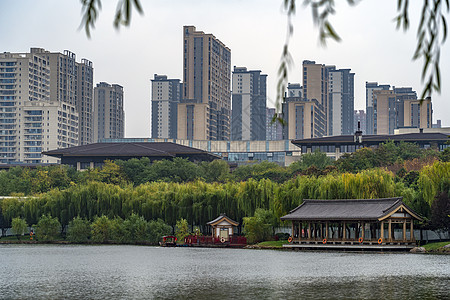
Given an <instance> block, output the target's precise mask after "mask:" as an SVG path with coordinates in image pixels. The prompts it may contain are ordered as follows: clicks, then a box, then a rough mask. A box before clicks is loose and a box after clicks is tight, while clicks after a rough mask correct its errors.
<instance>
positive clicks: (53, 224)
mask: <svg viewBox="0 0 450 300" xmlns="http://www.w3.org/2000/svg"><path fill="white" fill-rule="evenodd" d="M35 227H36V237H37V238H38V239H39V240H41V241H53V240H54V239H56V238H57V237H58V235H59V232H60V230H61V224H60V223H59V221H58V219H57V218H52V217H51V216H50V215H43V216H42V217H41V218H40V219H39V222H38V223H37V225H36V226H35Z"/></svg>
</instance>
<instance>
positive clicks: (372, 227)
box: [281, 197, 422, 246]
mask: <svg viewBox="0 0 450 300" xmlns="http://www.w3.org/2000/svg"><path fill="white" fill-rule="evenodd" d="M281 220H283V221H292V236H291V238H290V245H291V246H295V245H308V244H315V245H321V246H325V245H360V246H363V245H376V246H383V245H397V246H412V245H415V243H416V241H415V238H414V221H421V220H422V218H421V217H420V216H419V215H418V214H417V213H415V212H414V211H413V210H412V209H410V208H409V207H408V206H406V204H405V203H404V202H403V201H402V197H396V198H383V199H359V200H354V199H353V200H304V202H303V203H302V204H301V205H300V206H298V207H297V208H295V209H293V210H292V211H290V212H289V214H287V215H285V216H283V217H281Z"/></svg>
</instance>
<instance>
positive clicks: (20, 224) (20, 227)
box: [11, 218, 28, 239]
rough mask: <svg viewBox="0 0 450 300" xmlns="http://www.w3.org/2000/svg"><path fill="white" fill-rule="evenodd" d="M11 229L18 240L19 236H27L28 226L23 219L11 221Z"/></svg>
mask: <svg viewBox="0 0 450 300" xmlns="http://www.w3.org/2000/svg"><path fill="white" fill-rule="evenodd" d="M11 227H12V231H13V232H14V233H15V234H16V235H17V239H19V236H21V235H24V234H25V231H26V230H27V227H28V224H27V222H26V221H25V220H24V219H22V218H14V219H12V221H11Z"/></svg>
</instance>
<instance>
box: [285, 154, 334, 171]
mask: <svg viewBox="0 0 450 300" xmlns="http://www.w3.org/2000/svg"><path fill="white" fill-rule="evenodd" d="M331 165H333V160H332V159H331V158H329V157H328V156H327V154H326V153H324V152H320V151H319V150H316V151H314V152H313V153H305V154H302V157H301V159H300V161H296V162H294V163H292V164H291V165H290V166H289V168H290V169H291V172H292V173H296V172H299V171H304V170H306V169H308V168H310V167H316V168H317V169H319V170H323V169H325V168H326V167H328V166H331Z"/></svg>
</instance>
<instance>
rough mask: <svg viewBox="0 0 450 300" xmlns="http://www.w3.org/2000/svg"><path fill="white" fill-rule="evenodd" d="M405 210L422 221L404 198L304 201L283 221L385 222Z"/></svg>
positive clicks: (284, 217)
mask: <svg viewBox="0 0 450 300" xmlns="http://www.w3.org/2000/svg"><path fill="white" fill-rule="evenodd" d="M400 208H403V209H405V210H406V211H407V212H408V213H409V214H410V215H412V216H413V217H414V218H416V219H418V220H421V218H420V216H419V215H417V214H416V213H415V212H414V211H413V210H412V209H410V208H409V207H407V206H406V204H405V203H403V201H402V197H395V198H382V199H339V200H309V199H308V200H306V199H305V200H304V201H303V203H302V204H301V205H300V206H298V207H297V208H295V209H293V210H291V211H290V212H289V214H287V215H285V216H283V217H281V220H283V221H285V220H316V221H333V220H336V221H339V220H373V221H375V220H379V221H381V220H383V219H385V218H387V217H389V216H390V215H391V214H393V213H394V212H396V211H397V210H399V209H400Z"/></svg>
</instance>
